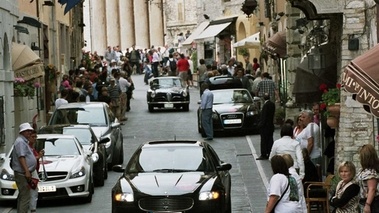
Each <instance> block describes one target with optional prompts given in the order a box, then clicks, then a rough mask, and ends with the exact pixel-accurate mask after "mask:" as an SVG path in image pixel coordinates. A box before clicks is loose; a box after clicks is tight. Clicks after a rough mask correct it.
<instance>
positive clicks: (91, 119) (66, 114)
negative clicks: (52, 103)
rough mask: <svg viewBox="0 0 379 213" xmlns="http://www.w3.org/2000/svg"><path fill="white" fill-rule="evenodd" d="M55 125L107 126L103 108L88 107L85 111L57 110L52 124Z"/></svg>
mask: <svg viewBox="0 0 379 213" xmlns="http://www.w3.org/2000/svg"><path fill="white" fill-rule="evenodd" d="M54 124H88V125H91V126H106V125H107V120H106V118H105V112H104V109H103V108H101V107H87V108H85V110H83V109H57V110H56V111H55V112H54V115H53V119H52V122H50V125H54Z"/></svg>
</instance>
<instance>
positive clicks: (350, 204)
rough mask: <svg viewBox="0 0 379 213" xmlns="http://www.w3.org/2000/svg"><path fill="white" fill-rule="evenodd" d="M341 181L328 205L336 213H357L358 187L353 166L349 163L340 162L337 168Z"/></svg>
mask: <svg viewBox="0 0 379 213" xmlns="http://www.w3.org/2000/svg"><path fill="white" fill-rule="evenodd" d="M338 173H339V175H340V178H341V179H342V180H341V181H340V182H339V183H338V184H337V187H336V191H335V193H334V195H333V196H332V198H331V199H330V205H331V206H333V207H334V208H335V210H334V211H333V212H336V213H344V212H348V213H358V212H359V211H358V201H359V190H360V189H359V185H358V184H357V183H356V182H355V180H354V177H355V166H354V164H353V163H352V162H350V161H345V162H342V163H341V164H340V165H339V167H338Z"/></svg>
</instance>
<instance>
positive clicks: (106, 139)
mask: <svg viewBox="0 0 379 213" xmlns="http://www.w3.org/2000/svg"><path fill="white" fill-rule="evenodd" d="M110 140H111V139H109V138H108V137H106V138H102V139H100V141H99V143H107V142H109V141H110Z"/></svg>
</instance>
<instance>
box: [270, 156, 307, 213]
mask: <svg viewBox="0 0 379 213" xmlns="http://www.w3.org/2000/svg"><path fill="white" fill-rule="evenodd" d="M271 169H272V172H273V174H274V175H273V176H272V177H271V179H270V184H269V187H268V189H267V196H268V197H267V205H266V209H265V213H271V212H275V213H288V212H291V213H301V212H302V208H301V206H300V205H299V194H298V192H299V189H298V187H297V183H296V180H293V179H294V178H293V177H292V176H290V173H289V171H288V166H287V164H286V161H285V160H284V158H283V157H282V156H280V155H275V156H273V157H272V159H271ZM291 179H292V180H291ZM290 194H292V195H295V197H291V196H290ZM296 195H297V196H296ZM296 197H297V199H296Z"/></svg>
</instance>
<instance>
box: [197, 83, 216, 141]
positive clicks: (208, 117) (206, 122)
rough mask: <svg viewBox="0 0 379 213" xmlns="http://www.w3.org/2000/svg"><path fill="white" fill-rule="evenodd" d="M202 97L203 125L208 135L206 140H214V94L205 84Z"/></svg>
mask: <svg viewBox="0 0 379 213" xmlns="http://www.w3.org/2000/svg"><path fill="white" fill-rule="evenodd" d="M201 86H202V88H201V89H202V90H203V91H204V92H203V94H202V95H201V104H200V108H201V124H202V127H203V130H204V132H205V135H206V140H213V121H212V107H213V93H212V92H211V91H210V90H209V85H208V84H207V83H203V84H202V85H201Z"/></svg>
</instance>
